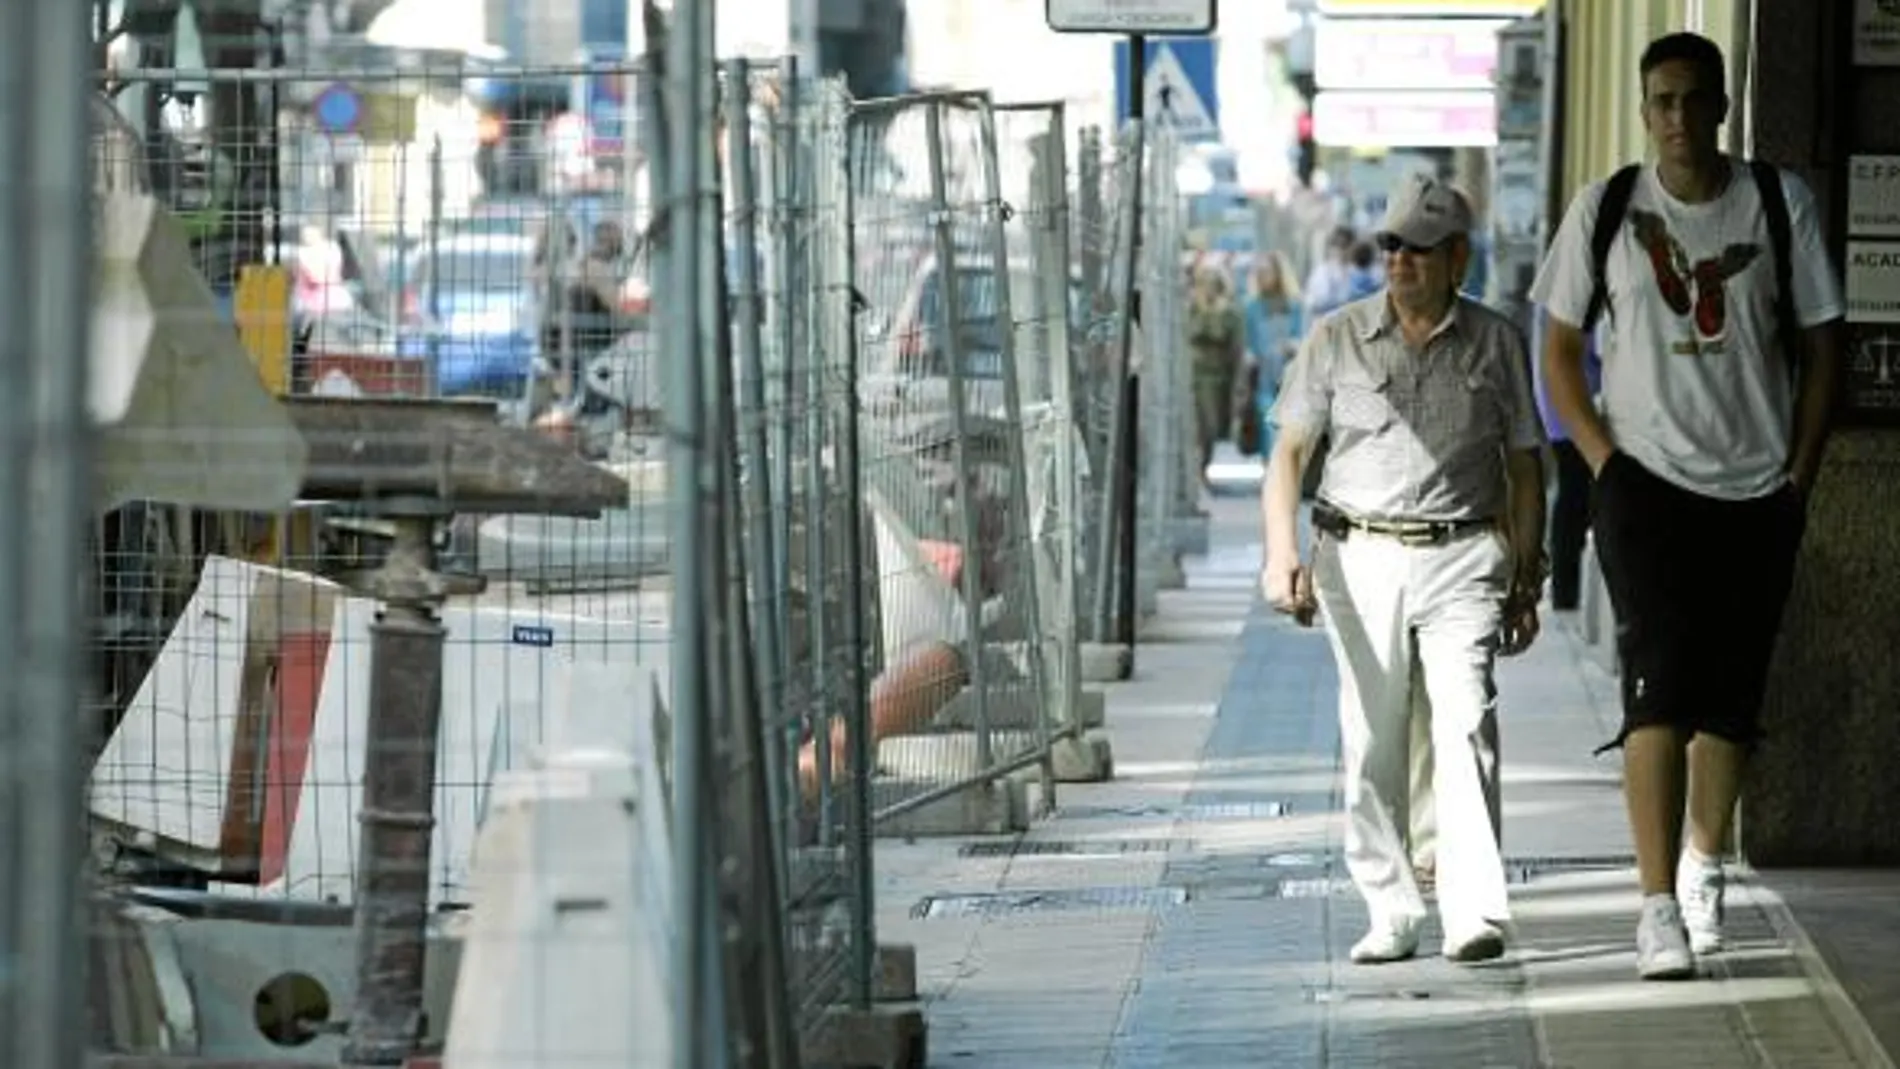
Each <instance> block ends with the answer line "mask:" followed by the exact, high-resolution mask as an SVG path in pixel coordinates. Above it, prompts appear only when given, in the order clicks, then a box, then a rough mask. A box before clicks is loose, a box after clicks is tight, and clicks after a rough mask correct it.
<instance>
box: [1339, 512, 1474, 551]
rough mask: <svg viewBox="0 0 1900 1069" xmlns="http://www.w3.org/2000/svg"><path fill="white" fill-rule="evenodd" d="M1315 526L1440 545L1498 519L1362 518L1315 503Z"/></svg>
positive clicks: (1342, 537)
mask: <svg viewBox="0 0 1900 1069" xmlns="http://www.w3.org/2000/svg"><path fill="white" fill-rule="evenodd" d="M1313 526H1314V528H1316V529H1317V530H1319V531H1320V532H1321V533H1322V534H1326V535H1330V536H1332V537H1333V538H1337V539H1340V540H1341V541H1344V540H1345V538H1346V536H1347V535H1349V534H1351V533H1352V532H1354V531H1358V532H1360V533H1361V534H1370V535H1379V536H1381V537H1384V538H1393V539H1397V540H1398V541H1399V542H1401V543H1403V544H1404V545H1408V546H1440V545H1444V544H1445V543H1446V542H1449V541H1451V540H1452V539H1454V538H1457V537H1458V536H1459V535H1463V534H1468V533H1470V532H1472V531H1477V530H1484V529H1488V528H1491V527H1494V526H1496V521H1494V520H1492V519H1490V518H1488V517H1487V518H1485V519H1477V520H1362V519H1360V518H1358V517H1357V516H1351V515H1348V514H1346V513H1344V512H1341V511H1340V510H1339V509H1337V508H1335V507H1333V506H1331V505H1327V504H1315V505H1314V506H1313Z"/></svg>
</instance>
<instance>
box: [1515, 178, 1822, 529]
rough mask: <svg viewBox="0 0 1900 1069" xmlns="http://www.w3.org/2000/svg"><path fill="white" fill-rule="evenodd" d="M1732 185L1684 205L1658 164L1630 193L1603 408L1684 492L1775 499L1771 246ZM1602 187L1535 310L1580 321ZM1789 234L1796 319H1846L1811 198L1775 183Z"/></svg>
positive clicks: (1617, 247)
mask: <svg viewBox="0 0 1900 1069" xmlns="http://www.w3.org/2000/svg"><path fill="white" fill-rule="evenodd" d="M1731 163H1732V165H1733V166H1732V167H1731V170H1730V173H1731V175H1732V177H1731V178H1730V180H1729V184H1728V188H1727V189H1726V190H1724V191H1723V193H1722V195H1721V196H1720V197H1718V198H1716V199H1715V200H1713V201H1709V202H1707V203H1704V204H1685V203H1683V202H1682V201H1679V200H1677V199H1676V198H1674V197H1672V196H1670V195H1669V193H1668V191H1666V190H1665V189H1663V186H1662V182H1661V180H1660V179H1659V178H1658V177H1657V175H1656V168H1655V167H1654V165H1649V166H1645V167H1644V168H1643V170H1642V173H1641V175H1640V176H1639V177H1638V179H1637V181H1636V185H1635V188H1634V189H1633V190H1632V191H1631V194H1630V202H1629V208H1628V210H1627V211H1626V212H1625V213H1624V215H1623V225H1622V229H1621V232H1620V233H1619V234H1618V235H1617V239H1616V242H1615V244H1614V245H1612V246H1611V248H1610V255H1609V261H1608V263H1607V265H1606V267H1605V273H1606V274H1607V276H1608V282H1609V289H1608V292H1609V302H1608V305H1607V307H1606V308H1605V310H1604V313H1603V320H1604V322H1603V324H1602V325H1603V326H1604V328H1605V331H1604V340H1605V341H1607V342H1608V344H1607V345H1606V346H1605V347H1604V350H1603V395H1602V396H1603V400H1602V404H1603V410H1604V418H1605V420H1606V422H1608V424H1609V427H1610V433H1611V435H1612V436H1613V437H1614V438H1615V440H1616V445H1617V448H1619V449H1621V450H1623V451H1624V452H1625V453H1627V454H1629V455H1630V456H1631V457H1633V458H1634V459H1636V460H1638V461H1640V462H1641V463H1642V464H1643V466H1644V467H1646V468H1648V469H1649V470H1651V471H1653V472H1655V473H1656V474H1658V475H1660V476H1662V477H1663V478H1666V479H1668V480H1669V481H1671V482H1673V483H1675V484H1677V485H1679V486H1682V487H1684V488H1686V489H1689V490H1693V491H1696V492H1698V493H1702V494H1707V495H1709V496H1711V497H1718V498H1725V499H1729V500H1741V499H1746V498H1751V497H1760V496H1761V495H1763V494H1768V493H1772V492H1774V491H1775V490H1777V489H1779V488H1780V487H1781V486H1782V484H1783V483H1784V482H1785V481H1786V467H1787V462H1788V454H1789V450H1790V448H1791V446H1792V438H1793V433H1794V431H1793V428H1794V388H1793V382H1792V380H1791V378H1790V376H1789V365H1788V363H1787V361H1786V359H1785V358H1784V355H1783V353H1782V351H1781V349H1782V346H1781V343H1780V340H1779V338H1778V337H1777V334H1776V320H1775V268H1774V262H1773V260H1774V246H1773V244H1772V242H1770V240H1769V237H1768V218H1767V215H1766V213H1765V212H1764V211H1763V210H1762V203H1761V194H1760V192H1759V190H1758V189H1757V187H1756V185H1755V181H1754V177H1753V175H1752V174H1751V173H1750V171H1749V169H1748V165H1747V164H1746V163H1743V162H1741V161H1739V160H1733V161H1731ZM1607 184H1608V183H1607V181H1604V182H1597V183H1594V184H1592V185H1591V186H1589V187H1588V188H1586V189H1585V190H1584V191H1583V192H1581V193H1579V194H1578V195H1577V198H1576V199H1575V200H1574V201H1572V202H1571V204H1570V209H1569V211H1567V212H1565V213H1564V221H1563V225H1562V226H1560V227H1559V228H1558V230H1557V236H1556V238H1555V240H1554V241H1553V242H1552V243H1551V247H1550V252H1549V253H1548V255H1546V257H1545V259H1544V264H1543V267H1542V268H1541V269H1540V270H1539V271H1538V274H1537V280H1536V281H1535V282H1534V283H1532V285H1531V294H1530V296H1531V300H1533V301H1535V302H1536V303H1538V304H1541V305H1543V306H1544V308H1545V310H1546V311H1547V312H1549V314H1550V315H1552V316H1554V317H1555V318H1557V319H1560V320H1562V321H1564V322H1566V323H1570V324H1573V325H1575V324H1580V323H1582V322H1583V318H1584V314H1585V312H1586V311H1587V310H1588V308H1589V305H1590V294H1591V291H1592V289H1593V288H1594V280H1593V278H1592V277H1591V264H1590V237H1591V232H1592V231H1593V230H1594V229H1595V227H1596V218H1597V206H1598V205H1599V204H1600V203H1602V200H1603V190H1604V187H1605V186H1606V185H1607ZM1781 185H1782V189H1783V190H1784V195H1785V196H1786V198H1787V201H1788V215H1789V223H1790V228H1791V238H1792V240H1791V242H1790V248H1789V256H1790V258H1791V259H1792V260H1793V265H1792V283H1793V290H1794V293H1793V299H1794V310H1795V318H1796V319H1797V320H1799V323H1800V326H1802V327H1812V326H1817V325H1819V324H1822V323H1825V322H1827V321H1829V320H1831V319H1838V318H1840V316H1841V315H1842V314H1843V313H1844V312H1845V303H1844V301H1843V300H1842V297H1841V287H1840V282H1839V280H1838V278H1837V277H1836V276H1835V273H1834V267H1833V264H1832V261H1830V260H1829V258H1828V255H1827V246H1826V239H1825V238H1824V237H1823V236H1822V232H1821V221H1820V217H1819V213H1818V212H1817V210H1816V208H1815V204H1814V195H1813V193H1812V192H1811V191H1810V190H1809V189H1808V186H1807V183H1805V182H1803V181H1802V180H1801V179H1800V178H1799V177H1797V176H1795V175H1792V174H1789V173H1787V172H1786V171H1783V172H1781Z"/></svg>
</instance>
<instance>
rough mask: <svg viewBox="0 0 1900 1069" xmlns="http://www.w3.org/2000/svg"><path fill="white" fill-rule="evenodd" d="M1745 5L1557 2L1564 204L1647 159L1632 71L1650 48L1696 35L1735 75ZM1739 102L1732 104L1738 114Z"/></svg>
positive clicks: (1741, 0) (1695, 0) (1711, 0)
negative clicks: (1561, 40)
mask: <svg viewBox="0 0 1900 1069" xmlns="http://www.w3.org/2000/svg"><path fill="white" fill-rule="evenodd" d="M1746 4H1747V0H1563V5H1564V8H1563V10H1564V20H1565V23H1566V26H1567V28H1568V32H1569V53H1570V54H1569V57H1568V59H1569V65H1568V68H1567V72H1566V78H1565V85H1564V125H1563V130H1564V151H1563V165H1562V168H1561V170H1560V171H1559V173H1558V177H1559V181H1560V183H1561V187H1562V188H1561V192H1562V200H1563V203H1565V204H1568V203H1570V198H1572V197H1574V196H1575V195H1576V193H1577V190H1579V189H1581V188H1583V187H1584V186H1585V185H1588V184H1589V183H1590V182H1592V181H1595V180H1596V179H1599V178H1602V177H1605V176H1606V175H1608V174H1609V173H1610V172H1611V171H1614V170H1615V169H1616V168H1618V167H1620V166H1622V165H1623V164H1625V163H1629V162H1631V161H1633V160H1640V159H1645V158H1646V157H1647V156H1648V143H1647V141H1646V140H1645V138H1644V136H1643V120H1642V115H1641V112H1640V108H1641V104H1642V88H1641V83H1640V82H1639V80H1638V70H1637V65H1638V63H1639V62H1640V61H1641V60H1642V56H1643V49H1644V48H1645V47H1646V46H1647V45H1648V44H1649V42H1650V41H1652V40H1654V39H1655V38H1657V37H1661V36H1662V35H1663V34H1666V33H1673V32H1675V31H1677V30H1694V31H1695V32H1697V33H1700V34H1702V35H1704V36H1706V37H1708V38H1709V39H1710V40H1712V41H1714V42H1715V43H1716V44H1717V45H1718V46H1720V47H1721V49H1722V52H1723V54H1724V55H1726V56H1728V57H1729V65H1730V68H1731V71H1732V70H1733V68H1734V63H1735V60H1734V44H1735V40H1734V38H1735V33H1734V27H1735V15H1736V12H1737V9H1738V7H1739V8H1742V9H1744V10H1745V9H1746ZM1739 111H1740V102H1739V101H1738V102H1737V104H1736V113H1737V114H1739Z"/></svg>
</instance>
